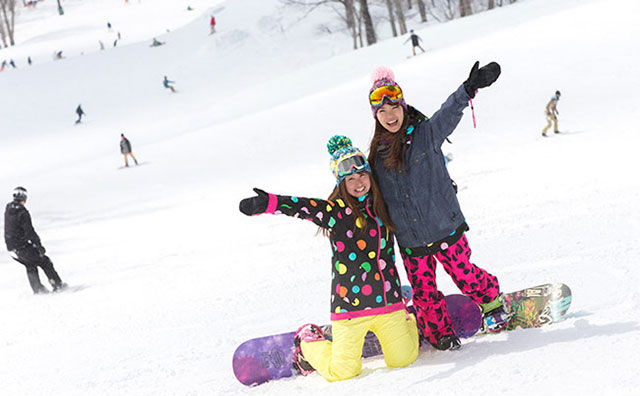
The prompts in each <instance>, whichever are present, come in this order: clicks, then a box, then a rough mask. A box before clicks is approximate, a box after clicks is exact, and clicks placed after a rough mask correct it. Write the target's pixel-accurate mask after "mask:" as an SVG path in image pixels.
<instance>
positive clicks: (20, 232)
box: [4, 187, 67, 294]
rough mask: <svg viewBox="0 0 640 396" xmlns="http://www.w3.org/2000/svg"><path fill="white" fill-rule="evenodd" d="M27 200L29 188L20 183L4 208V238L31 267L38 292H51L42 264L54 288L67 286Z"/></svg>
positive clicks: (31, 280)
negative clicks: (33, 221)
mask: <svg viewBox="0 0 640 396" xmlns="http://www.w3.org/2000/svg"><path fill="white" fill-rule="evenodd" d="M26 202H27V190H26V189H25V188H24V187H16V188H15V189H14V190H13V200H12V201H11V202H9V203H8V204H7V206H6V208H5V212H4V241H5V243H6V245H7V250H8V251H9V253H10V254H11V257H12V258H13V259H14V260H16V261H17V262H19V263H20V264H22V265H24V266H25V267H26V268H27V278H28V279H29V285H30V286H31V289H32V290H33V293H34V294H40V293H48V292H49V290H48V289H47V288H45V287H44V286H43V285H42V283H40V276H39V275H38V267H40V268H42V270H43V271H44V273H45V275H46V276H47V278H48V279H49V283H50V284H51V286H52V287H53V291H59V290H63V289H65V288H66V287H67V284H66V283H64V282H63V281H62V280H61V279H60V276H59V275H58V273H57V272H56V270H55V268H53V263H52V262H51V259H50V258H49V257H47V256H46V255H45V253H46V249H45V248H44V246H42V242H41V241H40V237H39V236H38V234H37V233H36V231H35V230H34V229H33V225H32V224H31V215H30V214H29V211H28V210H27V208H25V206H24V204H25V203H26Z"/></svg>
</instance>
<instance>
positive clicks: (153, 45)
mask: <svg viewBox="0 0 640 396" xmlns="http://www.w3.org/2000/svg"><path fill="white" fill-rule="evenodd" d="M161 45H164V41H159V40H158V39H156V38H155V37H154V38H153V41H151V45H150V47H159V46H161Z"/></svg>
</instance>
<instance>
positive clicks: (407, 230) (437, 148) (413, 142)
mask: <svg viewBox="0 0 640 396" xmlns="http://www.w3.org/2000/svg"><path fill="white" fill-rule="evenodd" d="M468 102H469V96H468V95H467V92H466V91H465V89H464V86H463V85H460V87H459V88H458V89H457V90H456V91H455V92H454V93H453V94H452V95H451V96H449V97H448V98H447V100H446V101H445V102H444V104H443V105H442V106H441V107H440V110H438V111H437V112H436V113H434V114H433V116H432V117H431V118H430V119H426V117H424V116H422V115H421V114H420V113H419V112H418V111H417V110H415V109H413V108H411V107H409V109H410V111H409V112H408V114H407V123H405V125H406V127H405V128H404V129H402V130H401V131H400V132H398V133H405V134H406V136H405V137H404V139H405V144H406V149H405V153H404V166H403V169H402V170H401V171H398V170H395V169H387V168H385V167H384V157H385V152H384V150H385V149H386V147H384V146H381V147H380V151H379V155H378V160H377V161H376V162H375V164H374V173H375V178H376V181H377V182H378V185H379V187H380V190H381V192H382V195H383V197H384V200H385V202H386V204H387V208H388V210H389V215H390V216H391V220H392V221H393V223H394V225H395V226H396V239H397V240H398V244H399V245H400V246H401V247H402V248H405V249H406V248H422V247H425V246H429V245H432V244H434V243H437V242H439V241H443V240H445V239H447V237H449V236H450V235H453V234H454V233H455V232H456V231H458V233H459V234H460V235H461V234H462V232H463V231H464V230H465V229H466V222H465V218H464V215H463V214H462V210H461V209H460V204H459V203H458V199H457V197H456V193H455V191H454V189H453V187H452V185H451V178H450V177H449V172H448V171H447V168H446V166H445V162H444V157H443V154H442V150H441V146H442V144H443V143H444V141H445V139H446V138H447V136H449V135H450V134H451V133H452V132H453V131H454V129H455V128H456V126H457V125H458V123H459V122H460V119H461V118H462V114H463V113H462V111H463V110H464V108H465V107H467V104H468ZM412 113H413V114H412ZM416 113H417V114H419V115H420V116H421V117H419V116H416Z"/></svg>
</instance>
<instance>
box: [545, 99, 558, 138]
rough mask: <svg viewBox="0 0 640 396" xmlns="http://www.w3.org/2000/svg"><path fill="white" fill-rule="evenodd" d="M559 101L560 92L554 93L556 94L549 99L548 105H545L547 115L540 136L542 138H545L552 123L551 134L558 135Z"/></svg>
mask: <svg viewBox="0 0 640 396" xmlns="http://www.w3.org/2000/svg"><path fill="white" fill-rule="evenodd" d="M559 100H560V91H556V93H555V94H553V96H552V97H551V100H549V103H547V107H545V114H546V115H547V126H545V127H544V129H542V136H544V137H547V130H548V129H549V127H550V126H551V123H553V133H560V131H558V114H560V112H559V111H558V108H557V106H558V101H559Z"/></svg>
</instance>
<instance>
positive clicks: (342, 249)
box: [240, 136, 419, 381]
mask: <svg viewBox="0 0 640 396" xmlns="http://www.w3.org/2000/svg"><path fill="white" fill-rule="evenodd" d="M327 149H328V150H329V154H330V155H331V170H332V172H333V175H334V176H335V177H336V184H335V187H334V189H333V192H332V193H331V195H330V196H329V198H328V199H327V200H321V199H315V198H314V199H311V198H302V197H299V196H295V197H291V196H284V195H274V194H268V193H266V192H264V191H262V190H259V189H257V188H254V191H255V192H256V193H257V194H258V195H257V196H255V197H251V198H246V199H243V200H242V201H241V202H240V211H241V212H242V213H244V214H245V215H247V216H254V215H259V214H263V213H269V214H276V213H277V214H284V215H287V216H291V217H294V218H299V219H301V220H309V221H311V222H313V223H314V224H316V225H317V226H319V227H320V228H321V229H322V232H323V233H324V235H326V236H328V237H329V240H330V242H331V246H332V250H331V253H332V258H331V261H332V265H331V268H332V281H331V325H332V336H333V339H332V341H329V340H328V339H326V338H325V335H324V333H323V330H322V329H321V328H320V327H318V326H317V325H314V324H307V325H304V326H302V327H301V328H300V329H299V330H298V331H297V332H296V335H295V338H294V345H295V346H296V349H295V352H294V357H293V366H294V368H296V370H298V371H299V372H300V373H302V374H304V375H307V374H310V373H311V372H313V371H314V370H316V371H317V372H318V373H319V374H320V375H322V377H324V378H325V379H326V380H327V381H341V380H346V379H349V378H353V377H355V376H357V375H358V374H360V372H361V371H362V344H363V343H364V338H365V335H366V334H367V331H368V330H371V331H373V332H374V333H375V334H376V336H377V337H378V340H379V341H380V345H381V346H382V350H383V351H384V360H385V363H386V365H387V367H405V366H408V365H409V364H411V363H413V362H414V361H415V360H416V357H417V356H418V346H419V341H418V331H417V327H416V322H415V317H414V316H413V315H410V314H409V313H408V312H407V308H406V306H405V304H404V300H403V298H402V293H401V285H400V278H399V276H398V271H397V268H396V266H395V263H394V235H393V232H392V229H393V228H392V227H393V226H392V225H391V221H390V219H389V216H388V215H387V212H386V209H385V205H384V202H383V201H382V196H381V195H380V190H379V189H378V187H377V185H376V181H375V179H374V178H373V176H372V175H371V167H370V166H369V163H368V162H367V158H366V156H365V155H364V154H363V153H362V151H360V150H358V149H357V148H356V147H353V145H352V143H351V139H349V138H348V137H346V136H333V137H332V138H331V139H329V142H328V143H327ZM356 274H357V276H356ZM285 363H286V362H285Z"/></svg>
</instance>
